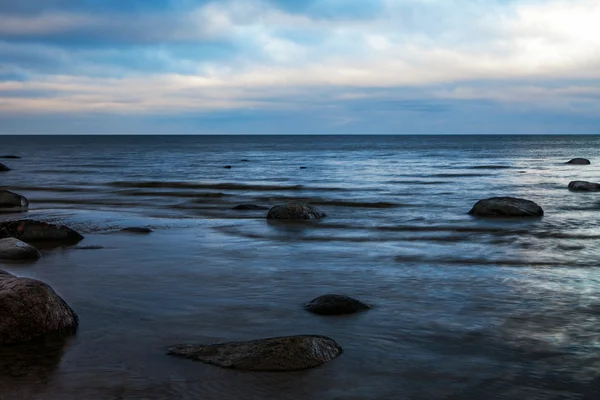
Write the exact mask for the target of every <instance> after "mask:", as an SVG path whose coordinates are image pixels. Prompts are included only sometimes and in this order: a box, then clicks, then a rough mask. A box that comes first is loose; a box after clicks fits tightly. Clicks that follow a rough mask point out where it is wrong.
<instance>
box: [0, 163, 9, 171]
mask: <svg viewBox="0 0 600 400" xmlns="http://www.w3.org/2000/svg"><path fill="white" fill-rule="evenodd" d="M6 171H10V168H8V167H7V166H6V165H4V164H2V163H0V172H6Z"/></svg>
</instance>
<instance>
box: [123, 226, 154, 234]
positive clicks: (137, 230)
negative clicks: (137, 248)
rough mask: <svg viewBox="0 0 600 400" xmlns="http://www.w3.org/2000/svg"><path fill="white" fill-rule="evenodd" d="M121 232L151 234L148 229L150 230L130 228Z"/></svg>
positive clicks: (150, 230)
mask: <svg viewBox="0 0 600 400" xmlns="http://www.w3.org/2000/svg"><path fill="white" fill-rule="evenodd" d="M121 232H128V233H151V232H152V229H150V228H139V227H131V228H123V229H121Z"/></svg>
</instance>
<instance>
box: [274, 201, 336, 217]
mask: <svg viewBox="0 0 600 400" xmlns="http://www.w3.org/2000/svg"><path fill="white" fill-rule="evenodd" d="M326 216H327V214H325V213H324V212H323V211H321V210H319V209H318V208H317V207H314V206H311V205H308V204H305V203H286V204H283V205H278V206H275V207H273V208H271V209H270V210H269V213H268V214H267V219H320V218H324V217H326Z"/></svg>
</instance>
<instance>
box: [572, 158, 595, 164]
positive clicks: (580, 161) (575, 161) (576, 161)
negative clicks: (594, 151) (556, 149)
mask: <svg viewBox="0 0 600 400" xmlns="http://www.w3.org/2000/svg"><path fill="white" fill-rule="evenodd" d="M566 164H576V165H588V164H591V163H590V160H588V159H586V158H574V159H572V160H569V161H567V162H566Z"/></svg>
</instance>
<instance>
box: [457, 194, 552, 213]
mask: <svg viewBox="0 0 600 400" xmlns="http://www.w3.org/2000/svg"><path fill="white" fill-rule="evenodd" d="M469 214H471V215H476V216H482V217H541V216H543V215H544V210H542V207H540V206H538V205H537V204H536V203H534V202H533V201H530V200H524V199H518V198H515V197H492V198H490V199H486V200H479V201H478V202H477V203H476V204H475V205H474V206H473V208H472V209H471V211H469Z"/></svg>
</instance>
